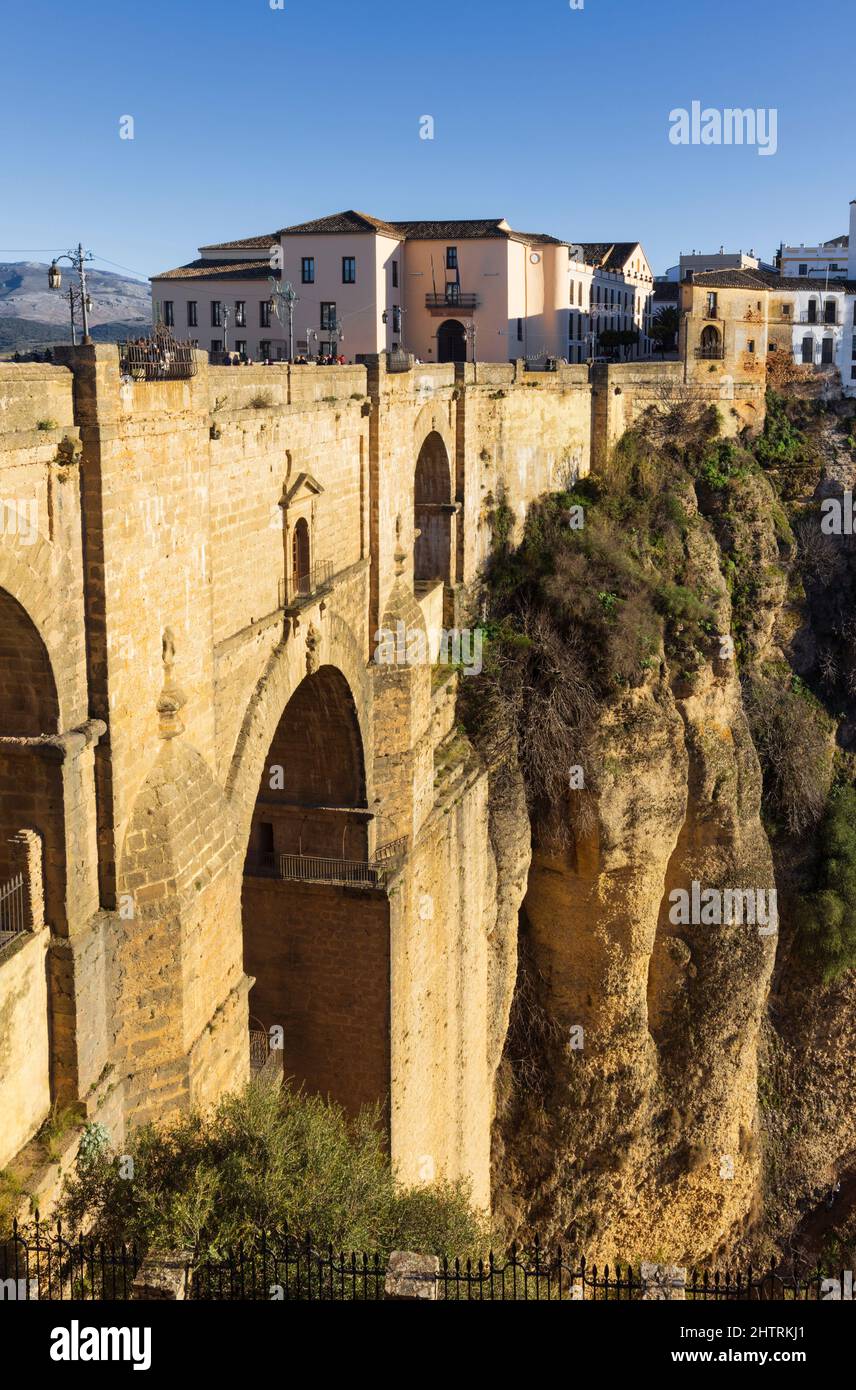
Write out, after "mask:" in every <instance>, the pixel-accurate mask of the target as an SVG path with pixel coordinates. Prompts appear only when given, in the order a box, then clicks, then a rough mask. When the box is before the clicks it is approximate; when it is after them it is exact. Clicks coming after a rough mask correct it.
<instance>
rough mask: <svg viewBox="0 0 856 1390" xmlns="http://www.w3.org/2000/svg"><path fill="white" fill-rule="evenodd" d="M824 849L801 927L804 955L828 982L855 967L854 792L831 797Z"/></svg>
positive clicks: (847, 789) (846, 789)
mask: <svg viewBox="0 0 856 1390" xmlns="http://www.w3.org/2000/svg"><path fill="white" fill-rule="evenodd" d="M820 846H821V861H820V865H819V869H818V886H817V891H816V892H814V893H811V894H809V895H807V896H806V897H805V898H804V899H803V902H802V905H801V911H800V929H801V933H802V943H803V946H804V949H805V953H806V955H807V956H808V957H809V959H811V960H812V961H814V962H815V963H816V964H817V965H818V966H819V967H820V969H821V971H822V973H823V978H824V980H825V981H827V982H828V981H831V980H834V979H837V977H838V976H839V975H842V974H843V973H844V971H845V970H849V969H851V968H852V967H853V966H854V965H856V788H854V787H849V786H847V787H841V788H839V789H838V790H837V791H836V792H834V793H833V795H832V796H831V797H830V799H829V804H828V806H827V809H826V813H825V815H824V818H823V822H822V824H821V829H820Z"/></svg>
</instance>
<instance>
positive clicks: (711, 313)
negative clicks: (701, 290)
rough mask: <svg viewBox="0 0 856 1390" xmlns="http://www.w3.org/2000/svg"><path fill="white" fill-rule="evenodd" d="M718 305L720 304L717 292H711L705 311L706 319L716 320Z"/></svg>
mask: <svg viewBox="0 0 856 1390" xmlns="http://www.w3.org/2000/svg"><path fill="white" fill-rule="evenodd" d="M718 303H719V300H718V298H717V295H716V291H715V290H711V291H710V292H709V293H708V296H707V305H706V307H705V311H704V312H705V318H709V319H715V318H716V309H717V305H718Z"/></svg>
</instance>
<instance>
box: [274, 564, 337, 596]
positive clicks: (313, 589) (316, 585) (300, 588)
mask: <svg viewBox="0 0 856 1390" xmlns="http://www.w3.org/2000/svg"><path fill="white" fill-rule="evenodd" d="M332 582H333V562H332V560H318V561H317V562H316V564H314V565H311V566H310V568H309V569H308V570H307V571H306V573H305V574H298V575H294V576H293V577H292V578H291V579H290V580H289V581H288V582H286V580H285V578H284V577H280V580H279V607H280V608H285V606H286V603H289V604H293V603H301V602H303V601H304V600H305V599H308V598H314V597H315V595H316V594H319V593H321V592H322V590H324V589H328V588H329V587H330V585H331V584H332ZM286 589H287V592H286Z"/></svg>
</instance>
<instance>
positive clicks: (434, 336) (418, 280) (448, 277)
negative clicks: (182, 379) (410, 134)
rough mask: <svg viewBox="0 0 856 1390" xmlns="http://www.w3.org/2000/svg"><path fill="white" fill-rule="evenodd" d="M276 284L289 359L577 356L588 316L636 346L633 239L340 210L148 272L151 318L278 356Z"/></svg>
mask: <svg viewBox="0 0 856 1390" xmlns="http://www.w3.org/2000/svg"><path fill="white" fill-rule="evenodd" d="M595 252H596V253H597V254H594V253H595ZM272 280H273V282H274V285H273V286H272V283H271V281H272ZM285 281H288V282H290V284H291V285H292V286H293V289H294V291H295V293H296V295H297V301H296V303H295V305H294V310H293V347H294V352H295V354H299V353H301V352H305V353H308V354H311V355H313V356H314V355H317V354H318V353H321V354H323V355H325V356H327V355H334V356H335V355H338V354H344V355H345V356H346V357H347V358H348V359H349V360H351V361H353V360H355V359H357V358H358V357H362V356H366V355H374V354H376V353H379V352H383V351H389V350H391V349H393V348H396V347H402V348H405V349H406V350H407V351H409V352H412V353H414V354H415V355H416V356H417V357H418V358H420V359H421V360H422V361H424V362H449V361H464V360H466V359H470V360H472V359H474V358H475V357H478V358H479V359H480V360H482V361H486V362H506V361H513V360H515V359H518V358H528V359H530V360H531V359H536V358H543V357H545V356H552V357H556V358H559V359H562V358H567V359H569V360H572V361H584V360H585V359H586V357H587V356H588V355H590V353H591V351H592V343H593V339H592V322H594V324H595V326H596V327H598V328H604V327H613V328H617V329H621V328H624V327H628V326H629V327H632V326H638V328H639V330H640V334H641V337H640V346H639V347H638V348H637V349H636V352H637V354H638V353H641V352H644V351H645V350H646V345H647V337H646V336H645V332H646V327H647V324H648V322H649V320H650V297H651V291H652V288H653V277H652V276H651V273H650V267H649V265H648V262H647V259H646V257H645V255H644V252H643V251H642V249H641V247H640V246H639V245H638V243H623V244H621V245H620V246H618V245H609V244H607V245H603V246H599V247H597V248H594V247H588V248H579V247H571V246H570V245H569V243H568V242H566V241H563V240H561V239H560V238H558V237H553V236H548V235H546V234H544V233H537V232H519V231H515V230H514V229H513V228H512V227H511V226H509V224H508V222H506V221H505V220H504V219H502V218H493V219H487V220H484V219H483V220H477V221H474V220H466V221H427V222H426V221H416V222H413V221H412V222H384V221H381V220H380V219H379V218H376V217H371V216H369V215H368V214H366V213H360V212H355V211H353V210H349V211H347V212H342V213H337V214H334V215H333V216H332V217H323V218H319V219H318V220H317V221H314V222H306V223H302V224H299V225H296V226H292V227H284V228H280V229H279V230H277V231H275V232H270V233H268V234H266V235H263V236H256V237H245V238H243V239H241V240H238V241H228V242H216V243H210V244H208V245H205V246H201V247H200V248H199V258H198V259H197V260H195V261H191V262H190V263H189V264H188V265H184V266H179V267H177V268H176V269H175V270H169V271H164V272H163V273H162V274H160V275H156V276H153V277H152V299H153V311H154V316H155V318H156V319H161V320H162V321H163V322H165V323H166V324H168V325H170V326H172V327H173V328H174V330H175V332H176V334H177V335H178V336H179V337H189V338H191V339H193V340H195V341H196V342H197V343H198V345H199V346H200V347H202V348H204V349H206V350H207V351H209V352H212V353H219V352H222V351H224V350H225V349H229V350H233V351H237V352H240V353H242V354H243V355H244V356H248V357H252V358H257V359H269V358H271V359H281V358H286V357H287V356H288V353H289V336H288V321H287V319H285V320H284V321H283V322H280V321H279V320H278V318H277V314H276V303H277V301H276V298H275V296H274V298H273V300H272V297H271V296H272V288H275V286H276V285H282V284H283V283H284V282H285ZM607 311H609V312H607Z"/></svg>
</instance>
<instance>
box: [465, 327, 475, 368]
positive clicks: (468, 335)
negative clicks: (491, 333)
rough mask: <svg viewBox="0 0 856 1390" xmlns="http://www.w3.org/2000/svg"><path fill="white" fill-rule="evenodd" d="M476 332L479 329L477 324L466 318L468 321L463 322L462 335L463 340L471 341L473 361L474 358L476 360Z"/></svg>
mask: <svg viewBox="0 0 856 1390" xmlns="http://www.w3.org/2000/svg"><path fill="white" fill-rule="evenodd" d="M478 332H479V330H478V327H477V325H476V324H475V323H473V322H472V321H470V320H468V321H467V322H466V323H465V324H464V337H465V340H466V342H468V343H472V345H473V361H474V362H475V360H476V339H477V338H478Z"/></svg>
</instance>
